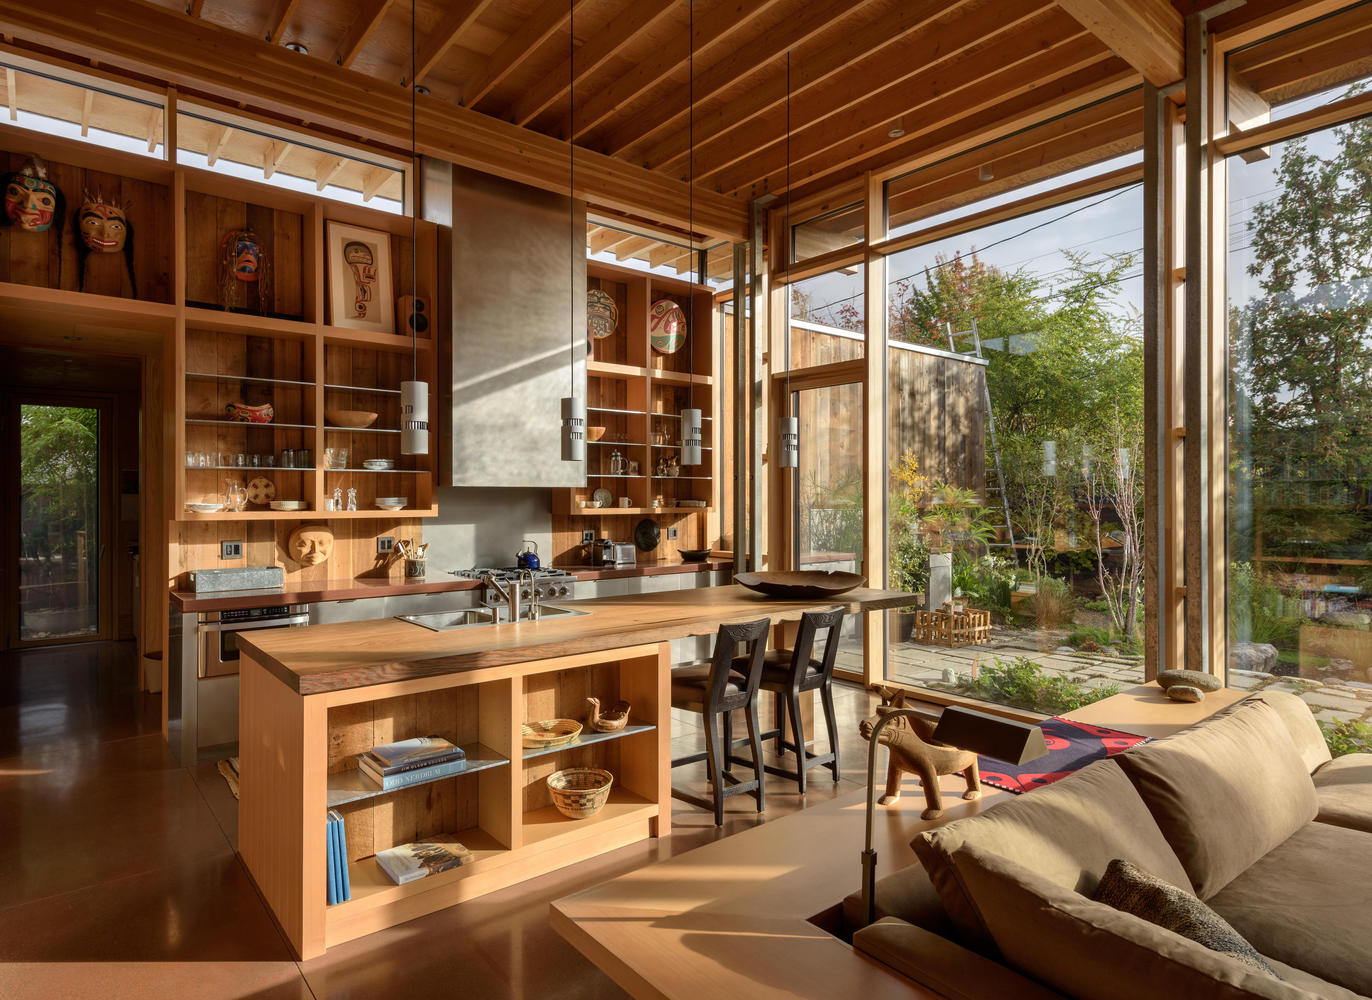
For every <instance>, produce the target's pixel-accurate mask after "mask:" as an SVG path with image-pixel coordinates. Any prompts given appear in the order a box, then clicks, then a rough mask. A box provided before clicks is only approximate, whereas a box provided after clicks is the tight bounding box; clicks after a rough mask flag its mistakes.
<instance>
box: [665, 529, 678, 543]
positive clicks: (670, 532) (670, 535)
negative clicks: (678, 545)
mask: <svg viewBox="0 0 1372 1000" xmlns="http://www.w3.org/2000/svg"><path fill="white" fill-rule="evenodd" d="M667 539H668V541H673V540H675V539H676V529H675V528H668V529H667Z"/></svg>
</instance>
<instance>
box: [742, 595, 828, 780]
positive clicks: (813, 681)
mask: <svg viewBox="0 0 1372 1000" xmlns="http://www.w3.org/2000/svg"><path fill="white" fill-rule="evenodd" d="M843 614H844V612H843V609H842V608H834V609H833V610H832V611H807V612H805V614H803V615H801V618H800V628H799V629H798V630H797V632H796V642H795V646H794V647H793V648H791V649H773V650H771V651H770V652H768V653H767V655H766V656H765V657H764V658H763V664H762V683H761V685H760V687H761V689H762V690H763V691H771V692H772V693H773V694H774V695H776V721H777V728H776V729H772V730H769V731H768V732H766V733H764V734H763V737H762V738H763V739H764V740H768V739H772V738H775V739H776V751H777V756H778V757H783V758H784V757H785V755H786V751H787V750H791V751H794V752H795V755H796V769H795V770H794V771H790V770H787V769H786V768H783V767H778V766H776V765H774V764H768V765H767V766H766V769H767V771H768V772H770V773H771V774H778V775H781V776H782V777H784V778H792V779H794V780H795V782H796V785H797V786H798V788H799V790H800V794H802V795H804V794H805V772H807V771H808V770H810V768H812V767H823V766H827V767H828V768H829V769H830V770H832V771H833V772H834V782H835V783H836V784H837V782H838V779H839V770H838V723H837V720H836V719H835V718H834V660H835V659H836V658H837V656H838V645H839V640H840V636H841V634H842V632H843ZM826 629H827V630H828V632H827V634H826V635H825V636H824V640H823V641H824V650H823V652H822V653H821V654H820V655H819V656H818V657H815V655H814V647H815V638H816V636H817V635H818V634H819V633H820V632H822V631H824V630H826ZM807 691H818V692H819V697H820V701H821V702H822V703H823V706H824V722H825V725H826V726H827V727H828V729H829V752H828V753H823V754H817V753H810V752H809V751H808V750H806V749H805V722H804V720H803V719H802V718H801V714H800V696H801V695H802V694H804V693H805V692H807ZM788 716H789V717H790V720H791V741H788V740H787V739H786V719H787V717H788Z"/></svg>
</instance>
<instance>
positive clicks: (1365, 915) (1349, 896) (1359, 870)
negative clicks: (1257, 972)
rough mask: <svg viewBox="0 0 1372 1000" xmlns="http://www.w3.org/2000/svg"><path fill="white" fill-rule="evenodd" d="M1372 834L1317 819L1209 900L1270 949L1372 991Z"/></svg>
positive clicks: (1340, 982) (1255, 941)
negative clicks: (1370, 946) (1371, 899)
mask: <svg viewBox="0 0 1372 1000" xmlns="http://www.w3.org/2000/svg"><path fill="white" fill-rule="evenodd" d="M1369 892H1372V834H1369V833H1364V832H1362V831H1361V830H1350V829H1348V828H1347V827H1342V826H1331V825H1330V824H1328V823H1310V824H1308V825H1307V826H1305V827H1304V828H1303V829H1301V830H1300V831H1298V832H1297V833H1296V834H1295V835H1294V836H1292V837H1291V838H1290V839H1289V840H1287V841H1286V842H1285V843H1284V844H1282V845H1280V846H1279V847H1277V848H1276V849H1275V850H1273V851H1272V852H1271V853H1269V854H1267V855H1266V856H1265V857H1263V858H1261V859H1259V860H1258V861H1257V862H1256V863H1255V864H1254V865H1253V866H1252V867H1251V868H1249V869H1248V870H1247V871H1246V872H1244V873H1242V874H1241V875H1239V876H1238V877H1237V878H1236V879H1234V880H1233V881H1232V882H1230V883H1229V884H1228V885H1227V886H1225V887H1224V889H1223V890H1222V891H1221V892H1220V893H1219V894H1218V895H1216V896H1214V897H1213V898H1212V899H1210V900H1209V903H1210V905H1211V907H1213V908H1214V910H1215V912H1216V913H1218V914H1219V915H1220V916H1222V917H1224V919H1225V920H1228V921H1229V923H1231V924H1232V925H1233V926H1234V929H1235V930H1237V931H1238V932H1239V933H1240V934H1242V935H1243V936H1244V937H1245V938H1247V939H1248V941H1249V943H1251V944H1252V945H1253V947H1254V948H1256V949H1258V951H1260V952H1262V953H1263V954H1264V955H1267V956H1270V957H1272V958H1275V959H1277V961H1279V962H1285V963H1286V964H1287V965H1294V966H1296V967H1297V968H1301V969H1305V970H1306V971H1307V972H1310V973H1313V974H1315V975H1318V976H1319V977H1320V978H1322V979H1327V980H1329V981H1330V982H1331V983H1337V984H1338V985H1340V986H1343V987H1345V988H1347V989H1350V990H1353V991H1355V992H1357V993H1362V994H1365V995H1372V949H1370V948H1369V944H1370V943H1372V905H1369V902H1368V895H1369Z"/></svg>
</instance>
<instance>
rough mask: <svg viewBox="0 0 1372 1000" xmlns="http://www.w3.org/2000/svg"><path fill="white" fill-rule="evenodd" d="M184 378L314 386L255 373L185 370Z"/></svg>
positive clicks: (298, 386)
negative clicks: (239, 373) (238, 373)
mask: <svg viewBox="0 0 1372 1000" xmlns="http://www.w3.org/2000/svg"><path fill="white" fill-rule="evenodd" d="M186 378H188V379H194V380H196V381H201V382H253V383H260V384H262V385H288V386H293V387H295V388H299V389H313V388H314V383H313V382H300V381H297V380H295V379H289V378H260V377H258V376H256V375H223V374H221V375H216V374H214V373H213V372H186ZM240 422H241V421H240Z"/></svg>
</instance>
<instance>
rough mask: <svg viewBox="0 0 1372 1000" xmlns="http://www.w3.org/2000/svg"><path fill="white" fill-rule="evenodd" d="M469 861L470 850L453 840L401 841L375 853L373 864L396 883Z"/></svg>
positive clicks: (470, 858) (433, 873)
mask: <svg viewBox="0 0 1372 1000" xmlns="http://www.w3.org/2000/svg"><path fill="white" fill-rule="evenodd" d="M471 860H472V852H471V851H469V850H467V848H465V847H463V846H462V845H461V844H459V843H457V842H456V841H441V842H435V841H426V842H424V843H416V844H401V845H400V846H399V847H392V848H391V849H390V850H387V851H381V852H380V853H378V854H377V856H376V863H377V864H379V865H380V866H381V870H382V871H384V872H385V873H386V874H387V875H389V876H390V879H391V881H392V882H394V883H395V884H396V885H404V884H405V883H406V882H413V881H414V880H415V879H420V878H425V877H426V876H429V875H437V874H438V873H439V872H445V871H447V870H448V869H449V868H456V867H458V866H459V865H463V864H466V863H468V862H469V861H471Z"/></svg>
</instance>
